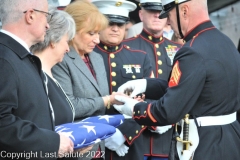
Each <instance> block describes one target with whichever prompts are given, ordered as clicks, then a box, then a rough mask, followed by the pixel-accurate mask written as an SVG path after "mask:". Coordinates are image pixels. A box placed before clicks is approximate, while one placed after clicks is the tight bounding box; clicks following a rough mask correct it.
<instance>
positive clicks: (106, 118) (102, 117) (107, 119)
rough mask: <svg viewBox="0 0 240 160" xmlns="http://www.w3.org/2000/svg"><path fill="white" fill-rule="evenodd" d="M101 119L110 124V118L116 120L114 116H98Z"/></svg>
mask: <svg viewBox="0 0 240 160" xmlns="http://www.w3.org/2000/svg"><path fill="white" fill-rule="evenodd" d="M98 117H99V119H105V120H106V121H107V122H108V123H109V118H114V117H113V116H109V115H103V116H98Z"/></svg>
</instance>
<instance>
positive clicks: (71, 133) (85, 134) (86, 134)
mask: <svg viewBox="0 0 240 160" xmlns="http://www.w3.org/2000/svg"><path fill="white" fill-rule="evenodd" d="M55 131H56V132H57V133H63V134H65V135H66V136H68V137H69V138H70V139H71V140H72V141H73V143H74V149H79V148H83V147H86V146H89V145H92V144H95V143H98V142H100V141H101V140H104V139H106V138H108V137H110V136H112V135H113V134H114V133H115V132H116V129H115V127H113V126H110V125H106V124H101V123H90V122H76V123H66V124H62V125H59V126H56V127H55Z"/></svg>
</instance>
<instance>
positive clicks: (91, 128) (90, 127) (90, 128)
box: [80, 125, 97, 135]
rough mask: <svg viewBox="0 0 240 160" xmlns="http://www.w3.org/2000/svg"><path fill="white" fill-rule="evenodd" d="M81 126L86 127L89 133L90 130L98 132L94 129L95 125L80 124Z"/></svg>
mask: <svg viewBox="0 0 240 160" xmlns="http://www.w3.org/2000/svg"><path fill="white" fill-rule="evenodd" d="M80 127H83V128H86V129H87V131H88V133H89V132H90V131H92V132H93V133H95V135H96V134H97V133H96V131H95V129H94V128H95V126H87V125H83V126H80Z"/></svg>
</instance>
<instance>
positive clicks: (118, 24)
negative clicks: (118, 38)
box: [109, 22, 125, 27]
mask: <svg viewBox="0 0 240 160" xmlns="http://www.w3.org/2000/svg"><path fill="white" fill-rule="evenodd" d="M115 25H116V26H118V27H122V26H124V25H125V23H116V22H110V23H109V26H111V27H112V26H115Z"/></svg>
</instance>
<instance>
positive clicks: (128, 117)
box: [122, 114, 132, 119]
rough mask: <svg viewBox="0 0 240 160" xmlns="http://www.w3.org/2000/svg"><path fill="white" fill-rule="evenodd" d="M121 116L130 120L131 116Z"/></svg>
mask: <svg viewBox="0 0 240 160" xmlns="http://www.w3.org/2000/svg"><path fill="white" fill-rule="evenodd" d="M122 115H123V117H124V119H131V118H132V116H128V115H126V114H122Z"/></svg>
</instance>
